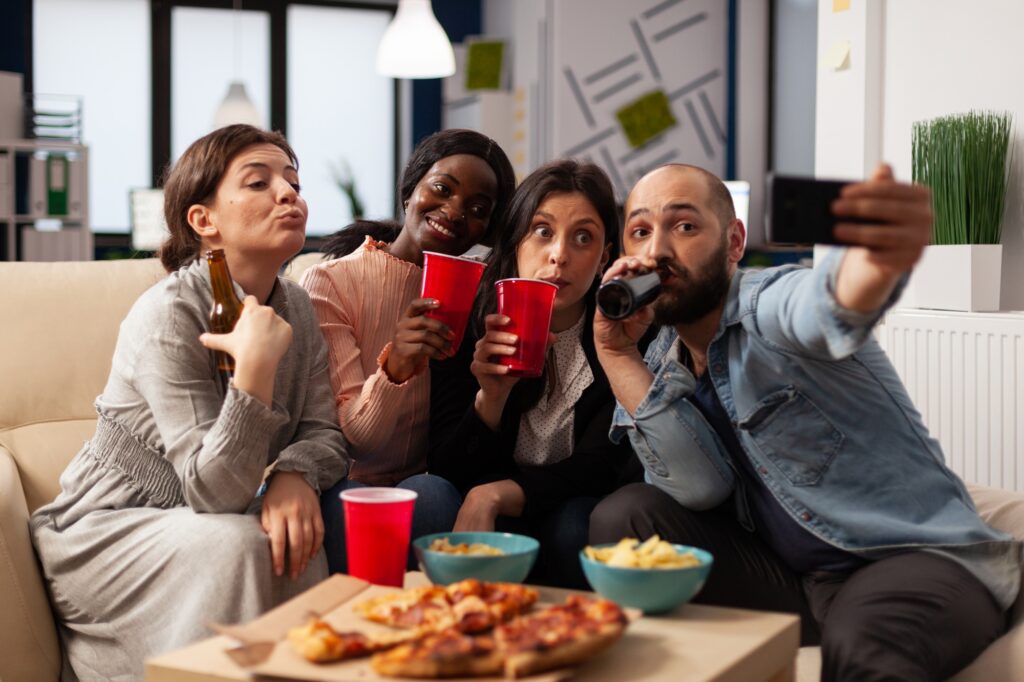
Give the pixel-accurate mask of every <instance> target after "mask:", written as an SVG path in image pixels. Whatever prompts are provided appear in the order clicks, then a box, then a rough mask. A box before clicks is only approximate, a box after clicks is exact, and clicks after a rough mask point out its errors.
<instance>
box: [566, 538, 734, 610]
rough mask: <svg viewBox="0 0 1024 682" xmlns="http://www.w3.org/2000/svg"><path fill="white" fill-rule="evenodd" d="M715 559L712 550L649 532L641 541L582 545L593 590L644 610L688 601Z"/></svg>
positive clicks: (585, 571) (699, 586)
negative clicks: (669, 540) (708, 550)
mask: <svg viewBox="0 0 1024 682" xmlns="http://www.w3.org/2000/svg"><path fill="white" fill-rule="evenodd" d="M713 562H714V559H713V558H712V556H711V554H710V553H709V552H706V551H704V550H703V549H698V548H697V547H690V546H688V545H674V544H671V543H668V542H665V541H664V540H662V539H661V538H659V537H658V536H657V535H652V536H651V537H649V538H647V539H646V540H644V541H643V542H641V541H639V540H637V539H635V538H625V539H623V540H620V541H619V542H617V543H609V544H605V545H593V546H590V547H584V548H583V550H582V551H581V552H580V563H581V564H582V565H583V574H584V575H585V576H586V577H587V582H589V583H590V586H591V587H592V588H594V591H595V592H597V593H598V594H600V595H601V596H602V597H605V598H607V599H611V600H612V601H614V602H616V603H618V604H621V605H622V606H632V607H634V608H637V609H641V610H642V611H643V612H644V613H664V612H665V611H671V610H672V609H674V608H675V607H676V606H679V605H680V604H683V603H685V602H688V601H690V600H691V599H693V597H694V596H695V595H696V594H697V593H698V592H700V590H701V588H702V587H704V582H705V581H706V580H707V578H708V574H709V573H710V572H711V564H712V563H713Z"/></svg>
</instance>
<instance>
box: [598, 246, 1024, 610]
mask: <svg viewBox="0 0 1024 682" xmlns="http://www.w3.org/2000/svg"><path fill="white" fill-rule="evenodd" d="M841 257H842V251H836V252H834V253H833V254H832V255H831V257H830V258H829V259H827V260H826V261H825V262H824V263H822V264H821V265H820V266H819V267H818V268H816V269H813V270H811V269H807V268H799V267H796V266H785V267H781V268H772V269H768V270H763V271H738V272H737V273H736V274H735V275H734V276H733V278H732V283H731V285H730V288H729V294H728V298H727V300H726V304H725V308H724V310H723V313H722V319H721V323H720V325H719V329H718V331H717V333H716V335H715V337H714V339H713V340H712V342H711V345H710V346H709V348H708V359H707V371H708V372H709V376H710V378H711V380H712V383H713V384H714V387H715V390H716V391H717V393H718V398H719V400H720V401H721V403H722V407H723V408H724V409H725V411H726V412H727V413H728V415H729V418H730V420H731V421H732V424H733V427H734V428H735V431H736V434H737V436H738V438H739V441H740V443H741V445H742V446H743V449H744V451H745V452H746V454H747V456H748V457H749V458H750V460H751V462H752V463H753V468H754V470H755V471H757V473H758V474H759V475H760V477H761V479H762V480H763V481H764V483H765V485H766V486H767V487H768V489H769V490H771V491H772V493H773V494H774V496H775V498H776V499H777V500H778V501H779V503H780V504H781V505H782V507H783V508H784V509H785V510H786V511H787V512H789V514H790V515H791V516H792V517H793V518H794V519H795V520H796V521H797V522H798V523H799V524H800V525H801V526H802V527H804V528H805V529H806V530H808V531H809V532H811V533H813V534H814V535H816V536H817V537H819V538H821V539H822V540H824V541H825V542H828V543H830V544H832V545H834V546H836V547H841V548H842V549H845V550H847V551H849V552H852V553H854V554H858V555H860V556H863V557H865V558H869V559H872V558H881V557H883V556H886V555H891V554H893V553H897V552H900V551H905V550H907V549H914V548H920V549H928V550H929V551H937V552H939V553H941V554H943V555H946V556H949V557H950V558H952V559H954V560H956V561H959V562H960V563H961V564H963V565H964V566H965V567H967V568H968V569H969V570H971V571H972V572H973V573H974V574H975V575H977V576H978V578H979V579H980V580H981V581H982V582H983V583H985V584H986V585H987V586H988V587H989V589H990V590H991V591H992V592H993V594H994V595H995V596H996V598H997V600H998V601H999V602H1000V603H1001V604H1002V605H1003V606H1004V608H1005V607H1008V606H1009V605H1010V604H1011V603H1012V602H1013V600H1014V598H1015V597H1016V594H1017V589H1018V583H1019V581H1020V569H1019V563H1018V562H1019V560H1020V556H1021V552H1020V546H1019V544H1018V543H1016V542H1013V541H1011V539H1010V538H1009V537H1008V536H1007V535H1005V534H1003V533H1000V532H998V531H996V530H993V529H992V528H990V527H989V526H987V525H986V524H985V523H984V522H983V521H982V520H981V519H980V518H979V517H978V515H977V513H976V512H975V509H974V505H973V503H972V502H971V499H970V497H969V496H968V493H967V490H966V488H965V487H964V484H963V483H962V482H961V481H960V479H959V478H957V476H956V475H955V474H954V473H952V472H951V471H950V470H949V469H948V468H947V467H946V465H945V463H944V460H943V455H942V451H941V449H940V447H939V444H938V442H937V441H936V440H935V439H934V438H932V437H931V436H930V435H929V434H928V430H927V428H925V426H924V423H923V422H922V420H921V415H920V414H919V413H918V411H917V410H916V409H915V408H914V405H913V403H912V402H911V400H910V397H909V396H908V395H907V392H906V390H905V389H904V387H903V384H902V383H901V382H900V379H899V377H898V376H897V375H896V371H895V370H894V369H893V367H892V364H891V363H890V362H889V359H888V358H887V357H886V355H885V353H884V351H883V350H882V349H881V347H880V346H879V345H878V343H877V342H876V341H875V339H874V337H873V336H872V333H871V330H872V327H873V326H874V324H875V323H876V322H877V321H878V319H879V318H880V317H881V315H882V313H883V312H884V310H885V308H888V307H889V306H890V305H891V304H892V302H894V301H895V299H896V298H897V297H898V295H899V290H897V292H896V293H894V294H893V297H892V299H891V300H890V302H889V304H887V305H886V306H885V307H884V308H883V310H880V311H878V312H877V313H874V314H871V315H863V314H859V313H856V312H854V311H851V310H847V309H845V308H842V307H841V306H839V304H838V303H837V302H836V299H835V296H834V293H833V291H834V282H835V276H836V273H837V272H838V268H839V264H840V262H841ZM678 346H679V341H678V337H677V335H676V331H675V329H674V328H672V327H666V328H664V329H662V330H661V333H660V334H659V335H658V337H657V338H656V339H655V341H654V342H653V343H652V344H651V346H650V348H649V349H648V351H647V355H646V358H645V360H646V362H647V364H648V366H649V367H650V368H651V371H652V372H653V373H654V383H653V384H652V385H651V388H650V390H649V391H648V393H647V395H646V396H645V397H644V399H643V401H642V402H641V403H640V405H639V406H638V407H637V409H636V414H635V416H633V417H631V416H630V415H629V413H627V412H626V411H625V409H623V408H622V406H621V405H619V406H618V407H617V408H616V412H615V417H614V420H613V422H612V428H611V436H612V439H613V440H616V441H617V440H618V439H621V438H622V436H623V434H624V433H628V434H629V438H630V442H631V443H632V445H633V449H634V450H635V451H636V453H637V455H638V456H639V457H640V460H641V461H642V462H643V465H644V468H645V469H646V479H647V481H648V482H649V483H652V484H654V485H655V486H657V487H658V488H660V489H662V490H664V491H665V492H666V493H668V494H669V495H671V496H672V497H673V498H675V500H676V501H678V502H679V504H681V505H683V506H684V507H687V508H689V509H692V510H697V511H700V510H706V509H710V508H712V507H715V506H717V505H719V504H722V503H723V502H724V501H726V500H727V499H728V498H729V496H730V494H731V493H732V491H733V487H734V483H735V481H736V473H735V471H734V468H733V465H732V463H731V461H730V458H729V455H728V453H727V451H726V450H725V448H724V446H723V444H722V442H721V441H720V440H719V438H718V436H717V434H716V433H715V432H714V430H713V429H712V428H711V427H710V426H709V424H708V423H707V421H705V419H704V418H703V416H702V415H701V413H700V412H699V411H698V410H697V409H696V408H695V407H694V406H693V405H692V404H691V403H690V401H688V400H686V399H685V398H686V397H687V396H689V395H691V394H692V393H693V391H694V388H695V379H694V377H693V374H692V373H691V372H690V370H689V369H688V368H687V367H686V366H684V365H683V364H682V363H681V362H680V360H679V353H678ZM738 514H739V515H740V517H741V518H740V519H739V520H740V522H741V523H744V525H747V526H748V527H749V525H750V523H749V522H750V519H749V518H747V519H744V518H742V516H743V515H744V510H743V509H742V508H741V507H738Z"/></svg>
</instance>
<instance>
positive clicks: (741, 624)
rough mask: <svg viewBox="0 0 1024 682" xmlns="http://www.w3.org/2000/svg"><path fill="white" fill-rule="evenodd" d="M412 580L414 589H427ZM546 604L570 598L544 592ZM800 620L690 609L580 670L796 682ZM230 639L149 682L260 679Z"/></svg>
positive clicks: (666, 678)
mask: <svg viewBox="0 0 1024 682" xmlns="http://www.w3.org/2000/svg"><path fill="white" fill-rule="evenodd" d="M423 581H424V578H423V576H422V574H419V573H410V574H409V575H408V576H407V580H406V585H411V584H421V583H422V582H423ZM539 589H540V592H541V600H542V601H552V602H558V601H562V600H563V599H564V598H565V596H566V595H567V594H570V591H569V590H559V589H554V588H543V587H542V588H539ZM799 641H800V625H799V619H798V618H797V617H796V616H794V615H790V614H782V613H769V612H763V611H748V610H743V609H727V608H718V607H714V606H698V605H695V604H686V605H683V606H681V607H679V608H678V609H676V610H675V611H673V612H672V613H669V614H665V615H660V616H645V617H643V618H640V619H638V620H637V621H635V622H633V623H632V624H631V625H630V627H629V629H628V630H627V631H626V634H625V635H624V636H623V638H622V640H621V641H619V642H618V643H616V644H615V646H614V647H613V648H612V649H610V650H609V651H607V652H605V653H603V654H601V655H600V656H598V657H596V658H595V659H593V660H592V661H590V662H588V663H587V664H585V665H583V666H580V667H579V668H577V669H576V671H575V673H574V674H573V675H572V676H571V679H573V680H580V681H581V682H621V681H622V680H630V681H650V682H655V681H657V682H679V681H681V680H694V681H696V680H715V681H716V682H788V681H792V680H793V679H794V674H795V667H794V666H795V661H796V653H797V648H798V646H799ZM232 646H233V641H232V640H230V639H228V638H227V637H223V636H217V637H211V638H210V639H206V640H203V641H201V642H197V643H196V644H193V645H191V646H188V647H185V648H183V649H179V650H177V651H173V652H171V653H168V654H164V655H162V656H158V657H156V658H152V659H150V660H148V661H147V662H146V680H147V681H148V682H237V681H238V680H252V679H261V678H256V677H254V676H253V675H251V674H250V673H248V672H246V671H245V670H243V669H241V668H239V667H238V666H237V665H235V663H234V662H233V661H232V660H231V659H230V658H229V657H228V656H227V654H225V653H224V652H225V650H226V649H229V648H231V647H232Z"/></svg>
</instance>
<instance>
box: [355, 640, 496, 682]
mask: <svg viewBox="0 0 1024 682" xmlns="http://www.w3.org/2000/svg"><path fill="white" fill-rule="evenodd" d="M370 665H371V667H372V668H373V669H374V671H375V672H377V673H378V674H379V675H385V676H387V677H416V678H428V679H435V678H441V677H485V676H489V675H498V674H500V673H501V671H502V670H503V669H504V658H503V656H502V654H501V652H500V651H499V650H498V648H497V646H496V645H495V642H494V638H493V637H489V636H486V635H468V634H465V633H463V632H460V631H458V630H456V629H454V628H451V629H448V630H444V631H442V632H438V633H435V634H431V635H427V636H425V637H421V638H419V639H416V640H414V641H411V642H408V643H406V644H402V645H401V646H397V647H395V648H394V649H391V650H390V651H385V652H383V653H379V654H376V655H374V657H373V658H372V659H371V660H370Z"/></svg>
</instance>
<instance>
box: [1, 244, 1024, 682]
mask: <svg viewBox="0 0 1024 682" xmlns="http://www.w3.org/2000/svg"><path fill="white" fill-rule="evenodd" d="M316 259H317V257H316V256H309V257H306V258H305V259H303V262H301V264H299V263H297V264H296V266H297V267H295V268H294V269H293V270H290V271H289V276H291V277H297V276H298V273H299V272H300V271H301V269H302V266H306V265H308V264H309V261H315V260H316ZM162 276H163V270H162V268H161V267H160V264H159V263H158V262H157V261H155V260H142V261H110V262H96V263H0V292H2V293H0V321H2V323H0V358H2V360H0V363H2V364H0V681H2V682H22V681H29V682H46V681H49V680H55V679H57V678H58V677H59V674H60V668H61V654H60V646H59V644H58V638H57V632H56V628H55V626H54V621H53V617H52V615H51V613H50V608H49V605H48V603H47V599H46V592H45V588H44V586H43V580H42V577H41V575H40V572H39V567H38V564H37V562H36V559H35V555H34V554H33V551H32V545H31V543H30V541H29V535H28V517H29V514H30V513H31V512H32V511H33V510H34V509H36V508H37V507H39V506H40V505H42V504H44V503H46V502H47V501H49V500H51V499H52V498H53V497H54V496H55V495H56V494H57V491H58V478H59V476H60V473H61V471H62V470H63V469H64V467H65V465H66V464H67V462H68V460H69V459H70V458H71V457H72V456H73V455H74V454H75V452H77V451H78V450H79V448H80V447H81V446H82V443H84V442H85V441H86V440H88V438H89V437H90V436H91V435H92V431H93V427H94V424H95V418H96V415H95V412H94V410H93V401H94V399H95V397H96V396H97V395H98V394H99V393H100V391H101V390H102V388H103V385H104V383H105V382H106V378H107V373H108V371H109V369H110V358H111V355H112V354H113V349H114V342H115V340H116V338H117V332H118V326H119V324H120V322H121V319H122V318H123V317H124V315H125V313H126V312H127V311H128V308H129V307H130V306H131V304H132V302H133V301H134V300H135V299H136V298H137V297H138V296H139V294H140V293H141V292H142V291H144V290H145V289H146V288H148V287H149V286H151V285H152V284H153V283H155V282H156V281H158V280H159V279H160V278H161V277H162ZM973 494H974V495H975V499H976V500H977V501H978V504H979V507H980V508H982V509H983V510H984V511H983V513H984V514H985V515H986V517H987V518H989V520H990V521H991V522H992V523H993V524H994V525H996V526H997V527H1000V528H1003V529H1005V530H1008V531H1010V532H1012V533H1014V534H1015V535H1017V536H1018V537H1020V536H1022V535H1024V496H1017V495H1009V494H1007V493H1003V492H999V491H993V490H985V489H976V490H974V491H973ZM1022 611H1024V609H1022V604H1021V601H1020V600H1018V603H1017V606H1016V610H1015V615H1014V623H1015V624H1017V625H1016V626H1015V628H1014V630H1013V631H1011V632H1010V633H1009V634H1007V635H1006V636H1004V637H1003V638H1002V639H1000V640H999V641H998V642H996V643H995V644H993V645H992V646H991V647H989V649H988V650H987V651H986V652H985V653H984V654H983V655H982V656H981V657H980V658H979V659H978V660H977V661H976V662H975V663H974V664H973V665H972V666H971V667H970V668H969V669H968V670H966V671H964V672H963V673H962V674H961V675H959V676H957V678H956V679H957V680H985V681H986V682H989V681H991V680H1012V679H1024V627H1021V626H1020V625H1019V623H1020V621H1021V616H1022ZM964 627H970V624H968V623H965V624H964ZM818 665H819V664H818V662H817V659H816V650H813V649H807V650H802V651H801V654H800V658H799V664H798V677H799V679H801V680H804V679H817V670H818V668H817V666H818Z"/></svg>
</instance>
